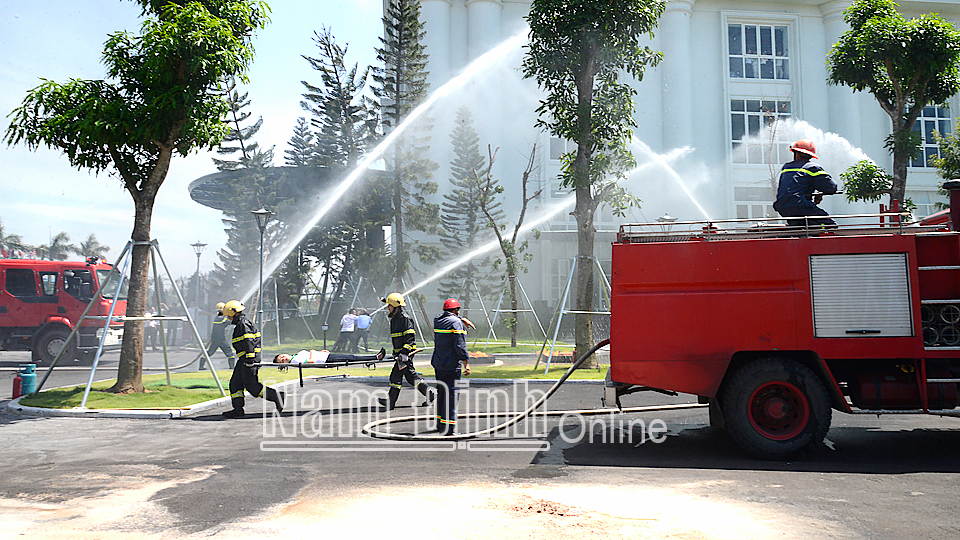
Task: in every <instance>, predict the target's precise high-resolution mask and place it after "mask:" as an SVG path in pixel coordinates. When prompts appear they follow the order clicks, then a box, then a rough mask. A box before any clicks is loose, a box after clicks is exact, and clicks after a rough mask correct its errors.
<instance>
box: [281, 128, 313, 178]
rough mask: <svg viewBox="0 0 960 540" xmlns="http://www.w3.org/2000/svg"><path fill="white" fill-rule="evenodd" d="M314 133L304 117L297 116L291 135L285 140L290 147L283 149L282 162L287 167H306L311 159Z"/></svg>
mask: <svg viewBox="0 0 960 540" xmlns="http://www.w3.org/2000/svg"><path fill="white" fill-rule="evenodd" d="M314 139H315V137H314V135H313V132H311V131H310V124H309V123H308V122H307V119H306V118H304V117H302V116H301V117H300V118H297V125H296V126H294V128H293V136H291V137H290V140H289V141H287V146H289V147H290V148H289V149H287V150H284V151H283V163H284V165H286V166H288V167H306V166H307V165H309V164H310V163H311V161H312V160H313V153H314Z"/></svg>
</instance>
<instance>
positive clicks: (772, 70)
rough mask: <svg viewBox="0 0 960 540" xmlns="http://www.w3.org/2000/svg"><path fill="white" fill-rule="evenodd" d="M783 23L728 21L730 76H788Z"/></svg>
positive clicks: (781, 78) (774, 77) (786, 37)
mask: <svg viewBox="0 0 960 540" xmlns="http://www.w3.org/2000/svg"><path fill="white" fill-rule="evenodd" d="M787 42H788V33H787V27H786V26H777V25H768V24H740V23H731V24H729V25H728V26H727V46H728V51H729V55H730V56H729V58H730V78H731V79H766V80H789V79H790V54H789V49H788V45H787Z"/></svg>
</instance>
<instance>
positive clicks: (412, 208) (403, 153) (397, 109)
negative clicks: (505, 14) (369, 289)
mask: <svg viewBox="0 0 960 540" xmlns="http://www.w3.org/2000/svg"><path fill="white" fill-rule="evenodd" d="M383 27H384V36H383V37H382V38H380V43H381V45H382V46H381V47H379V48H377V60H378V61H379V62H380V63H381V66H378V67H375V68H374V69H373V80H374V83H375V85H374V86H373V93H374V95H375V96H376V97H377V99H378V100H379V111H380V121H381V123H382V125H383V128H384V130H385V131H390V130H391V129H396V127H397V126H399V125H400V124H401V123H402V122H403V120H404V119H405V118H406V117H407V116H408V115H409V113H410V112H411V111H413V110H414V109H415V108H416V107H417V106H418V105H419V104H420V103H422V102H423V100H424V99H425V98H426V96H427V86H428V85H427V74H428V72H427V71H426V65H427V54H426V52H425V48H424V45H423V43H422V41H423V37H424V35H425V31H424V29H423V24H422V23H421V21H420V3H419V2H418V1H417V0H390V2H389V3H387V4H386V6H385V12H384V16H383ZM430 127H431V126H430V120H429V119H426V118H421V119H420V120H419V121H418V123H417V126H414V127H413V128H412V129H408V130H407V131H406V132H405V133H404V134H403V135H402V136H401V137H399V138H398V139H397V141H396V142H395V143H394V148H393V149H392V150H391V151H388V152H387V153H386V154H385V155H384V159H385V161H386V162H387V170H388V171H390V172H391V174H392V175H393V179H392V182H391V185H390V187H389V190H390V192H391V194H390V198H391V200H392V203H393V234H394V241H395V242H394V243H395V247H396V252H395V254H394V255H395V257H396V261H395V262H396V265H395V267H394V271H393V279H394V281H395V282H399V281H400V280H403V279H404V276H405V275H407V274H408V273H409V271H410V253H409V251H411V250H412V251H414V252H415V253H417V255H418V257H419V258H420V260H421V261H422V262H426V263H428V264H429V263H431V262H433V261H435V260H436V259H437V257H438V256H439V253H438V251H437V250H436V249H435V248H430V247H428V246H424V245H420V244H415V245H414V246H413V248H412V249H411V248H408V247H407V245H406V244H407V229H410V230H414V231H422V232H426V233H428V234H438V233H439V224H440V205H438V204H434V203H431V202H430V201H429V200H428V197H429V196H430V195H433V194H434V193H436V192H437V187H438V186H437V183H436V182H433V181H431V178H432V176H433V172H434V171H435V170H436V169H437V167H438V165H437V163H435V162H433V161H432V160H430V159H428V158H426V157H424V156H425V155H426V154H427V151H428V150H429V144H430V135H429V131H430Z"/></svg>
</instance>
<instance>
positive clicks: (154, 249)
mask: <svg viewBox="0 0 960 540" xmlns="http://www.w3.org/2000/svg"><path fill="white" fill-rule="evenodd" d="M143 245H146V246H150V260H151V262H152V263H153V280H154V291H155V293H156V295H157V298H156V301H157V316H156V317H126V316H114V314H113V313H114V311H115V310H116V307H117V300H118V299H119V297H120V291H121V290H122V287H123V277H124V276H125V275H126V274H127V269H128V267H129V266H130V258H131V257H129V255H130V254H131V253H132V248H133V246H143ZM157 255H159V256H160V262H161V263H162V264H163V269H164V270H165V271H166V273H167V278H168V279H169V280H170V283H171V284H172V285H173V290H174V292H176V293H177V300H179V301H180V306H181V307H182V308H183V311H184V312H185V313H186V314H187V315H186V316H185V317H184V316H174V317H165V316H164V315H163V308H162V307H161V305H162V304H161V302H160V278H159V275H158V274H157V258H156V256H157ZM121 262H122V263H123V269H121V270H120V271H119V272H118V271H117V267H118V266H120V263H121ZM114 276H116V277H117V288H116V290H115V291H114V294H113V301H112V302H111V303H110V311H109V312H108V314H107V316H105V317H103V316H94V315H89V316H88V315H87V314H88V313H89V312H90V309H91V308H93V305H94V304H95V303H96V302H98V301H99V300H100V298H101V297H102V291H103V288H104V287H105V286H106V285H107V284H109V283H111V281H110V280H111V279H113V278H114ZM88 319H91V320H101V321H105V322H104V327H103V328H104V330H103V332H102V333H101V336H100V343H99V344H98V345H97V352H96V354H95V355H94V357H93V364H92V365H91V366H90V377H89V379H88V380H87V386H86V388H85V389H84V391H83V399H82V400H81V401H80V406H79V407H78V408H80V409H85V408H86V407H87V398H88V397H89V396H90V387H91V386H93V378H94V376H95V375H96V372H97V366H98V365H99V363H100V355H101V354H102V353H103V345H104V343H105V342H106V339H107V328H109V327H110V323H111V322H113V321H123V322H126V321H140V322H143V321H159V322H160V341H161V344H162V345H163V364H164V370H165V371H166V373H167V385H168V386H170V385H171V382H170V369H171V368H170V361H169V359H168V358H167V340H166V333H165V332H164V329H163V321H187V322H189V323H190V329H191V330H192V331H193V336H194V338H195V339H196V340H197V343H199V344H200V345H201V351H202V354H203V356H204V358H206V360H207V366H209V369H210V373H211V374H213V379H214V380H215V381H216V382H217V387H218V388H219V389H220V394H221V395H222V396H224V397H226V395H227V392H226V391H225V390H224V389H223V384H221V382H220V378H219V377H218V376H217V372H216V370H215V369H214V368H213V362H212V361H211V360H210V357H209V356H207V352H206V349H205V348H203V347H202V345H203V340H202V339H201V338H200V332H199V331H197V325H196V324H195V323H194V321H193V317H191V316H190V311H189V310H187V304H186V302H185V301H184V300H183V295H182V294H181V293H180V288H179V287H177V282H176V280H175V279H173V275H172V274H171V273H170V269H169V268H168V267H167V263H166V261H165V260H164V259H163V254H162V253H160V245H159V244H158V243H157V241H156V240H151V241H149V242H134V241H133V240H130V241H128V242H127V245H126V246H124V248H123V251H121V252H120V255H119V256H118V257H117V261H116V262H115V263H114V264H113V267H112V268H111V269H110V273H109V274H107V277H106V278H105V279H104V280H103V283H101V284H100V288H98V289H97V292H96V293H95V294H94V295H93V299H91V300H90V303H89V304H87V307H86V309H84V310H83V313H82V314H81V315H80V320H78V321H77V323H76V324H75V325H74V327H73V330H72V331H71V332H70V335H69V336H67V339H66V340H65V343H70V340H72V339H74V337H75V336H76V334H77V332H78V331H79V330H80V326H81V325H82V323H83V321H85V320H88ZM65 350H67V347H66V346H64V347H63V348H62V349H60V352H59V353H57V356H56V358H54V359H53V362H51V363H50V367H49V369H47V372H46V374H45V375H44V376H43V379H42V380H41V381H40V383H39V384H38V385H37V389H36V392H39V391H40V389H41V388H43V385H44V383H46V382H47V379H48V378H49V377H50V374H51V373H52V372H53V368H55V367H56V366H57V362H59V361H60V357H61V356H63V352H64V351H65ZM190 363H191V364H192V363H193V362H190ZM187 365H189V364H187ZM180 367H185V366H175V367H174V368H173V369H178V368H180Z"/></svg>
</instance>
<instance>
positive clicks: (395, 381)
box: [385, 306, 433, 409]
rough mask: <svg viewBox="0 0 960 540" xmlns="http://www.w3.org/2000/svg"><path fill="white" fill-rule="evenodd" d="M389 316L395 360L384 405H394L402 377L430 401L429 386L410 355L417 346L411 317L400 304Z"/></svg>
mask: <svg viewBox="0 0 960 540" xmlns="http://www.w3.org/2000/svg"><path fill="white" fill-rule="evenodd" d="M389 317H390V339H391V340H392V341H393V357H394V359H395V360H396V362H395V363H394V364H393V369H392V370H391V371H390V391H389V393H388V401H387V403H385V405H386V406H387V407H388V408H390V409H393V408H394V407H396V405H397V399H399V398H400V387H401V383H402V382H403V379H404V378H406V379H407V382H409V383H410V384H411V385H413V386H414V387H415V388H416V389H417V390H419V391H420V393H421V394H423V395H424V396H427V398H428V401H432V400H433V396H431V395H430V387H429V386H427V383H425V382H423V378H422V377H421V376H420V374H419V373H417V370H416V369H414V367H413V358H412V357H411V356H410V353H412V352H413V351H414V350H415V349H416V348H417V332H416V330H414V327H413V319H411V318H410V316H409V315H407V314H406V313H404V311H403V307H402V306H396V307H395V308H393V313H392V314H390V315H389Z"/></svg>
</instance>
